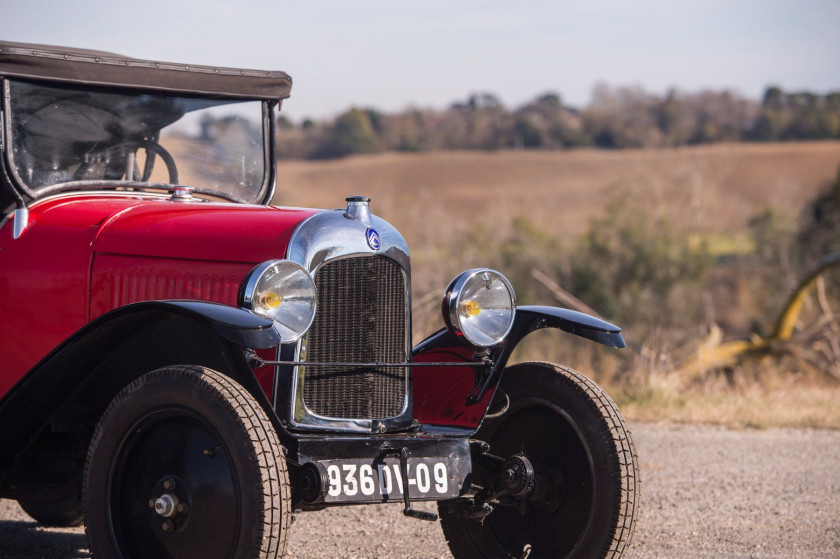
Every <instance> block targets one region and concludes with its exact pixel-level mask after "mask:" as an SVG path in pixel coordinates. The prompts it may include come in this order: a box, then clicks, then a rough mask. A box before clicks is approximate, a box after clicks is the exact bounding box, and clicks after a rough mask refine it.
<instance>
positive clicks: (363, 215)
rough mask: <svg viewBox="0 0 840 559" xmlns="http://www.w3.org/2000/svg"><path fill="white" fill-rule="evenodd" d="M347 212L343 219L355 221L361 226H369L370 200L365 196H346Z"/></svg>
mask: <svg viewBox="0 0 840 559" xmlns="http://www.w3.org/2000/svg"><path fill="white" fill-rule="evenodd" d="M346 201H347V210H346V211H345V212H344V217H346V218H347V219H355V220H356V221H358V222H359V223H361V224H363V225H370V198H368V197H367V196H348V197H347V198H346Z"/></svg>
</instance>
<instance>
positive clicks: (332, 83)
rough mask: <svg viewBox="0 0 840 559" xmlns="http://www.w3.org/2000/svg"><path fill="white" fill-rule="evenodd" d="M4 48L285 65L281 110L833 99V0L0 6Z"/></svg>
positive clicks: (248, 0) (839, 74)
mask: <svg viewBox="0 0 840 559" xmlns="http://www.w3.org/2000/svg"><path fill="white" fill-rule="evenodd" d="M0 39H2V40H9V41H21V42H35V43H46V44H55V45H65V46H77V47H87V48H93V49H99V50H109V51H113V52H118V53H121V54H125V55H128V56H134V57H137V58H150V59H155V60H170V61H175V62H188V63H194V64H210V65H220V66H234V67H250V68H259V69H267V70H285V71H287V72H288V73H289V74H291V75H292V77H293V78H294V88H293V90H292V99H290V100H289V101H287V102H286V104H285V112H286V113H287V114H288V115H289V116H290V117H292V118H295V119H300V118H303V117H305V116H311V117H315V118H320V117H326V116H331V115H334V114H335V113H337V112H339V111H341V110H343V109H345V108H347V107H349V106H351V105H354V106H372V107H376V108H379V109H382V110H388V111H392V110H398V109H402V108H404V107H406V106H408V105H414V106H419V107H438V108H443V107H445V106H447V105H448V104H449V103H451V102H452V101H455V100H461V99H464V98H465V97H466V96H467V95H468V94H469V93H471V92H475V91H490V92H493V93H495V94H497V95H498V96H499V97H500V98H501V99H502V101H503V102H504V103H506V104H508V105H510V106H515V105H518V104H520V103H523V102H525V101H527V100H529V99H531V98H533V97H534V96H535V95H537V94H539V93H542V92H545V91H549V90H551V91H557V92H559V93H560V94H561V95H562V96H563V98H564V100H565V101H566V102H567V103H570V104H573V105H583V104H585V103H586V102H588V100H589V96H590V92H591V90H592V86H593V85H594V84H595V83H597V82H599V81H603V82H607V83H610V84H613V85H641V86H643V87H645V88H646V89H648V90H650V91H652V92H655V93H663V92H664V91H665V90H667V88H669V87H671V86H674V87H677V88H679V89H683V90H688V91H696V90H699V89H702V88H714V89H721V88H731V89H734V90H735V91H738V92H740V93H742V94H744V95H747V96H750V97H755V98H758V97H759V96H760V95H761V93H762V92H763V90H764V87H765V86H766V85H768V84H778V85H780V86H782V87H783V88H785V89H811V90H815V91H818V92H825V91H827V90H838V89H840V1H838V0H790V1H782V0H704V1H694V0H671V1H664V0H632V1H631V0H625V1H619V0H608V1H596V0H592V1H588V2H587V1H584V2H579V1H574V2H572V1H560V0H556V1H547V0H536V1H528V0H520V1H519V2H513V1H511V0H504V1H502V0H484V1H462V2H459V1H456V0H425V1H423V2H405V1H396V0H390V1H385V0H345V1H337V0H324V1H317V0H308V1H303V0H301V1H288V0H275V1H271V2H269V1H265V0H240V1H239V2H222V1H218V0H132V1H131V2H119V1H117V0H65V1H47V0H0Z"/></svg>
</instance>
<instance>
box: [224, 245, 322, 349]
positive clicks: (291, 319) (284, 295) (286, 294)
mask: <svg viewBox="0 0 840 559" xmlns="http://www.w3.org/2000/svg"><path fill="white" fill-rule="evenodd" d="M239 299H240V301H239V304H240V305H241V306H242V307H244V308H246V309H250V310H251V311H253V312H255V313H257V314H259V315H262V316H265V317H267V318H270V319H272V320H273V321H274V324H275V328H276V329H277V331H278V332H279V334H280V337H281V339H282V340H283V341H284V342H293V341H295V340H297V339H298V338H300V337H301V336H303V335H304V334H305V333H306V331H307V330H309V327H310V326H311V325H312V321H313V320H314V319H315V282H314V281H313V280H312V276H311V275H309V272H307V271H306V269H305V268H304V267H303V266H301V265H300V264H298V263H296V262H292V261H290V260H270V261H268V262H263V263H262V264H260V265H259V266H257V267H256V268H254V269H253V270H251V273H250V274H248V277H247V278H245V283H243V285H242V290H241V292H240V296H239Z"/></svg>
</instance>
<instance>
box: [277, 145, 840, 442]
mask: <svg viewBox="0 0 840 559" xmlns="http://www.w3.org/2000/svg"><path fill="white" fill-rule="evenodd" d="M838 167H840V142H801V143H776V144H722V145H710V146H700V147H690V148H678V149H657V150H624V151H601V150H591V149H585V150H573V151H560V152H539V151H527V152H526V151H504V152H493V153H485V152H441V153H422V154H396V153H386V154H380V155H370V156H357V157H352V158H347V159H342V160H337V161H320V162H311V161H282V162H280V164H279V168H278V179H277V195H276V196H275V200H274V203H275V204H279V205H287V206H309V207H312V206H314V207H324V208H339V207H342V206H343V205H344V198H345V197H346V196H348V195H351V194H364V195H367V196H370V197H371V198H372V209H373V211H374V212H375V213H377V214H378V215H380V216H382V217H383V218H385V219H387V220H388V221H390V222H391V223H392V224H394V225H395V226H396V227H397V228H398V229H400V231H401V232H402V233H403V235H404V236H405V238H406V241H407V242H408V245H409V247H410V248H411V251H412V261H413V292H414V306H415V321H414V330H415V339H416V340H419V339H420V338H422V337H423V335H425V334H427V333H429V332H430V331H431V330H433V329H434V328H437V327H439V326H440V325H441V320H440V319H439V313H438V311H437V310H436V309H437V304H438V301H439V297H440V294H441V293H442V291H443V289H444V287H445V286H446V283H447V282H448V281H449V280H450V279H451V278H452V277H453V275H454V274H455V273H457V272H458V271H460V270H463V269H465V268H467V267H472V266H477V265H482V262H480V261H475V260H473V259H472V258H473V257H474V256H475V255H471V254H469V251H466V253H465V251H464V250H463V243H462V245H461V246H462V248H461V250H458V249H457V246H458V240H459V239H463V237H464V236H465V235H470V236H471V238H474V239H476V240H477V241H476V242H482V243H483V244H484V245H485V248H484V250H485V253H484V254H487V252H486V250H487V246H489V247H491V249H490V250H492V247H493V245H494V243H496V242H501V241H502V240H503V239H504V237H505V235H506V233H507V232H508V231H509V230H510V227H511V223H512V220H513V218H515V217H520V216H526V217H528V219H530V220H531V221H532V222H534V223H535V224H536V225H537V226H538V227H539V228H541V229H543V230H545V231H546V232H548V233H549V234H551V235H552V236H556V237H558V238H561V239H572V238H574V237H576V236H578V235H580V234H581V233H582V232H584V231H585V229H586V228H587V227H588V225H589V224H590V222H591V221H592V220H593V219H595V218H600V217H603V216H604V215H605V208H606V205H607V203H608V202H609V201H610V200H614V199H616V197H618V196H619V195H621V196H625V197H628V196H629V197H631V198H634V199H636V201H637V202H638V201H641V207H643V208H645V209H646V211H647V212H648V214H649V215H650V216H653V217H657V218H665V219H667V220H669V221H670V222H671V223H672V224H673V225H674V226H675V227H676V228H678V229H679V230H682V231H686V232H689V233H699V234H703V235H722V236H724V237H727V238H733V237H734V238H737V237H738V236H739V235H742V234H743V233H744V232H745V231H746V226H747V223H748V221H749V220H750V219H751V218H752V217H754V216H756V215H758V214H760V213H761V212H763V211H765V210H768V209H772V210H773V211H774V212H777V213H779V214H781V215H784V216H787V217H788V218H790V219H792V220H795V219H796V218H797V217H798V216H799V215H800V214H801V212H802V211H803V209H804V207H805V206H806V204H807V203H808V202H809V201H810V200H812V199H813V198H814V197H815V196H816V195H817V193H818V192H820V191H822V190H823V189H825V188H826V186H827V185H828V184H829V183H830V182H831V181H833V180H834V179H835V178H836V177H837V173H838ZM476 252H477V253H480V251H476ZM475 258H480V257H479V256H475ZM503 271H504V270H503ZM540 302H541V303H543V304H556V301H553V300H545V301H540ZM734 312H735V313H737V310H735V311H734ZM702 327H703V325H698V326H697V336H698V338H699V336H701V330H702ZM534 338H535V339H534V340H531V341H530V343H529V344H527V345H526V346H525V347H524V349H523V350H522V351H518V352H517V353H518V354H519V358H521V359H529V358H536V357H539V358H544V359H546V360H564V358H565V360H567V361H569V362H567V364H569V365H572V366H575V367H576V368H579V369H581V370H583V371H585V372H589V373H592V371H599V370H600V371H609V373H606V374H603V373H602V374H598V373H593V376H594V377H595V378H596V380H598V381H599V382H601V383H602V384H606V385H607V386H608V387H609V388H610V390H611V391H612V392H613V393H614V394H615V396H616V398H617V399H618V400H619V402H620V404H621V405H622V407H623V409H625V411H626V412H627V414H628V416H629V417H630V418H631V419H645V420H659V419H667V420H672V421H686V422H711V423H725V424H728V425H749V426H780V425H781V426H785V425H787V426H812V427H829V428H840V389H838V388H837V387H836V386H831V385H828V386H826V385H823V384H821V383H818V384H817V385H816V386H815V385H813V384H812V383H811V381H810V380H808V381H805V380H803V379H801V378H798V377H797V376H796V373H795V371H794V373H793V376H791V373H790V371H785V372H781V371H780V372H779V373H778V375H777V377H776V378H774V379H773V380H772V381H770V380H769V379H766V378H764V379H759V380H758V381H757V382H755V381H754V379H753V380H751V381H749V382H746V381H745V382H735V383H732V382H731V379H730V382H725V381H724V382H720V380H719V379H720V377H716V376H714V374H713V375H711V376H710V379H709V382H708V383H707V386H705V387H704V388H702V389H699V390H694V391H693V392H692V393H691V394H688V395H686V394H683V393H681V392H680V391H679V390H677V389H675V388H674V386H676V385H678V384H679V382H676V381H675V379H673V378H672V377H671V376H669V371H667V370H665V371H662V370H655V369H656V368H657V367H655V366H652V365H651V364H650V363H648V362H646V361H645V359H642V358H640V357H638V356H637V357H635V358H634V359H633V361H634V365H632V366H631V367H630V368H629V370H628V368H627V366H626V365H624V366H622V365H617V363H618V361H617V360H616V357H615V356H614V354H613V350H605V351H601V352H600V353H598V352H592V351H591V349H587V350H585V351H580V350H578V349H576V347H570V345H571V346H576V344H577V342H575V343H573V344H570V343H569V341H568V336H564V335H561V334H557V333H551V334H549V333H545V334H541V335H540V336H535V337H534ZM590 346H591V344H589V345H588V346H587V348H589V347H590ZM587 352H589V353H587ZM605 352H606V355H601V354H604V353H605ZM570 356H573V358H572V360H570V359H569V358H570ZM625 363H626V361H625ZM654 365H655V364H654ZM622 370H623V371H624V374H625V375H630V376H632V377H634V378H635V379H636V380H635V384H634V385H633V386H634V387H633V388H632V389H630V388H628V387H627V385H626V384H625V383H623V382H622V381H621V380H616V378H615V372H616V371H622ZM639 379H641V381H639Z"/></svg>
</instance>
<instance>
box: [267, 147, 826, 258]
mask: <svg viewBox="0 0 840 559" xmlns="http://www.w3.org/2000/svg"><path fill="white" fill-rule="evenodd" d="M838 165H840V142H801V143H789V144H717V145H710V146H700V147H688V148H675V149H651V150H622V151H603V150H594V149H581V150H571V151H502V152H491V153H486V152H439V153H421V154H396V153H386V154H381V155H369V156H356V157H352V158H348V159H341V160H336V161H316V162H312V161H282V162H281V163H280V166H279V170H278V178H277V196H276V198H275V203H277V204H282V205H291V206H295V205H306V206H310V205H315V206H320V207H325V208H333V207H341V206H342V205H343V202H344V197H345V196H346V195H348V194H351V193H353V194H366V195H368V196H370V197H371V198H373V207H374V210H375V211H376V212H377V213H378V214H379V215H382V216H383V217H385V218H386V219H388V220H389V221H391V222H392V223H394V224H396V225H397V226H398V227H399V228H400V230H401V231H402V232H403V234H404V236H405V237H406V239H407V240H408V242H409V246H413V247H417V246H418V245H420V246H423V245H424V244H425V243H428V242H429V241H430V240H438V239H446V238H449V237H451V236H452V235H453V234H455V233H458V232H460V231H463V230H465V229H471V228H473V227H474V226H475V225H476V224H487V223H492V224H494V225H497V226H500V227H505V226H506V225H507V224H508V223H509V221H510V217H511V216H517V215H524V216H529V217H530V218H531V219H533V220H534V221H535V222H536V223H538V224H539V225H541V226H543V227H545V229H546V230H547V231H549V232H552V233H557V234H574V233H579V232H581V231H582V230H583V229H584V228H585V227H586V225H587V224H588V222H589V220H590V219H591V218H593V217H595V216H599V215H601V214H602V213H603V209H604V207H605V205H606V202H607V201H608V200H609V199H610V198H611V197H613V196H615V194H616V192H618V191H622V190H623V191H626V192H628V193H629V194H631V195H632V196H636V197H639V198H643V199H644V200H645V201H646V202H645V204H646V206H648V207H649V208H650V209H651V211H652V213H653V214H654V215H667V216H669V218H670V219H671V220H672V221H674V222H675V223H680V224H683V225H684V226H686V227H689V228H692V229H695V230H700V231H732V230H737V229H741V228H743V227H744V225H745V224H746V221H747V220H748V219H749V218H750V217H752V216H754V215H755V214H756V213H758V212H760V211H762V210H763V209H764V208H767V207H775V208H780V209H784V210H786V211H791V212H799V211H800V210H801V208H802V207H803V206H804V204H805V203H806V202H807V201H808V200H810V199H811V198H813V197H814V195H815V194H816V193H817V192H818V191H819V189H820V188H822V187H824V185H825V184H826V183H828V182H829V181H830V180H832V179H833V178H834V177H835V176H836V174H837V168H838Z"/></svg>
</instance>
